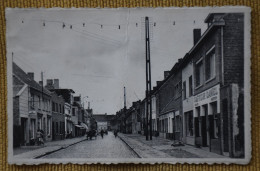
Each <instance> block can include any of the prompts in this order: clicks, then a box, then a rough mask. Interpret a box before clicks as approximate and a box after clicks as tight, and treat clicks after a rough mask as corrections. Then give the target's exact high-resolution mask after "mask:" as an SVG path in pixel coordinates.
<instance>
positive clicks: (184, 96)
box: [182, 81, 186, 99]
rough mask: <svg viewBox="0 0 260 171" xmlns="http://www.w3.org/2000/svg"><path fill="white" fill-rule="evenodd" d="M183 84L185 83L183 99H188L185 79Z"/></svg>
mask: <svg viewBox="0 0 260 171" xmlns="http://www.w3.org/2000/svg"><path fill="white" fill-rule="evenodd" d="M182 84H183V99H186V81H184V82H183V83H182Z"/></svg>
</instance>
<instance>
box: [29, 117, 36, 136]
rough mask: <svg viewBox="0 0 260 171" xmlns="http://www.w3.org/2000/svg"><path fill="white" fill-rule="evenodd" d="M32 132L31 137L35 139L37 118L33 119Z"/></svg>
mask: <svg viewBox="0 0 260 171" xmlns="http://www.w3.org/2000/svg"><path fill="white" fill-rule="evenodd" d="M30 132H31V138H32V139H34V138H35V119H31V128H30Z"/></svg>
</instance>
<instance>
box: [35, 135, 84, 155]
mask: <svg viewBox="0 0 260 171" xmlns="http://www.w3.org/2000/svg"><path fill="white" fill-rule="evenodd" d="M86 140H87V139H84V140H80V141H78V142H75V143H72V144H69V145H67V146H64V147H60V148H58V149H56V150H53V151H48V152H46V153H44V154H41V155H39V156H36V157H34V158H33V159H39V158H41V157H44V156H47V155H49V154H52V153H55V152H57V151H60V150H63V149H66V148H68V147H70V146H73V145H75V144H78V143H80V142H83V141H86Z"/></svg>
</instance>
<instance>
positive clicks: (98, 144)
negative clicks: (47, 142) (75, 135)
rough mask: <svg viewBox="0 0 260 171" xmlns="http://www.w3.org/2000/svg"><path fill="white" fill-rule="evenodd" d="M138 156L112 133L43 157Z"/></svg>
mask: <svg viewBox="0 0 260 171" xmlns="http://www.w3.org/2000/svg"><path fill="white" fill-rule="evenodd" d="M136 157H138V156H137V155H136V154H135V153H134V152H133V151H132V150H131V149H130V148H129V147H128V146H127V145H126V144H125V143H124V142H123V141H122V140H121V139H120V138H118V137H117V138H115V137H114V135H113V133H111V132H108V135H104V138H103V139H102V138H101V136H97V139H96V140H95V138H93V139H92V140H86V141H83V142H81V143H78V144H76V145H73V146H71V147H68V148H66V149H64V150H60V151H57V152H55V153H52V154H50V155H46V156H44V157H43V158H136Z"/></svg>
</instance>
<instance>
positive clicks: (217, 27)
mask: <svg viewBox="0 0 260 171" xmlns="http://www.w3.org/2000/svg"><path fill="white" fill-rule="evenodd" d="M205 23H207V24H208V28H207V30H206V31H205V32H204V34H203V35H202V36H201V38H200V39H199V40H198V42H197V43H196V44H195V45H194V47H193V48H192V49H191V50H190V52H189V54H190V55H191V56H192V58H193V65H194V78H195V79H194V85H195V88H194V111H195V144H196V145H197V146H202V147H207V148H208V150H209V151H213V152H216V153H219V154H224V155H228V156H230V157H240V156H243V154H244V126H243V124H244V116H243V114H244V113H243V110H244V106H243V104H244V103H243V102H244V98H243V88H244V75H243V74H244V65H243V64H244V16H243V14H242V13H241V14H240V13H212V14H209V15H208V17H207V18H206V19H205Z"/></svg>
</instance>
